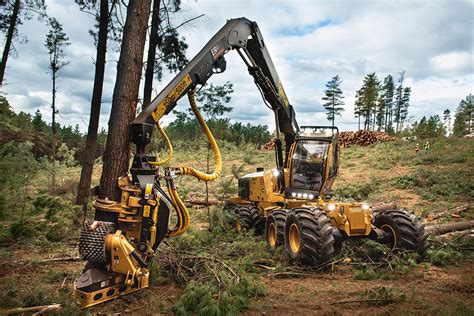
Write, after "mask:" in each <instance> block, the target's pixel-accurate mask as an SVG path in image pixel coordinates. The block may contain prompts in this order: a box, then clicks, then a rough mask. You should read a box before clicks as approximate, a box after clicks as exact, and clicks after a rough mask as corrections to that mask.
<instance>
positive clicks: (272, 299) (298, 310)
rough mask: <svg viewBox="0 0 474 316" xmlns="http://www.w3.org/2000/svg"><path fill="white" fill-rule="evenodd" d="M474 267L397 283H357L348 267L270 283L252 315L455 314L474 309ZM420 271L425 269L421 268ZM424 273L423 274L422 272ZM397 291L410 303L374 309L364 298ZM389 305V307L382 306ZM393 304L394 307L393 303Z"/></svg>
mask: <svg viewBox="0 0 474 316" xmlns="http://www.w3.org/2000/svg"><path fill="white" fill-rule="evenodd" d="M473 268H474V265H473V264H467V265H464V266H462V267H460V268H450V269H440V268H436V267H431V268H429V269H428V270H427V271H422V273H419V274H418V273H416V272H415V273H414V275H409V276H404V277H401V278H399V279H397V280H390V281H385V280H370V281H364V280H355V279H354V277H353V269H352V268H351V267H347V266H342V267H338V268H336V270H335V271H334V272H333V273H318V274H311V275H309V276H306V277H303V278H296V279H274V278H264V281H265V283H266V285H267V288H268V290H269V294H268V296H266V297H264V298H262V299H258V300H256V302H255V305H254V310H253V311H251V312H250V311H249V312H248V313H247V314H250V315H257V314H268V315H288V314H293V315H309V314H316V315H361V314H364V315H367V314H369V315H373V314H377V315H393V314H395V315H406V314H414V315H433V314H455V313H456V311H463V310H464V309H465V308H466V307H469V308H471V309H472V308H473V307H474V296H473V293H474V272H473ZM417 269H418V270H423V269H422V268H421V267H419V268H417ZM420 272H421V271H420ZM380 287H391V288H393V289H397V290H399V291H400V292H403V293H404V294H405V296H406V299H405V300H404V301H403V302H395V303H393V304H387V305H385V306H368V305H367V304H368V303H372V304H376V303H378V302H377V301H374V302H370V301H363V300H361V299H360V297H359V294H360V293H361V292H363V291H364V290H367V289H378V288H380ZM381 303H383V302H381ZM387 303H388V302H387Z"/></svg>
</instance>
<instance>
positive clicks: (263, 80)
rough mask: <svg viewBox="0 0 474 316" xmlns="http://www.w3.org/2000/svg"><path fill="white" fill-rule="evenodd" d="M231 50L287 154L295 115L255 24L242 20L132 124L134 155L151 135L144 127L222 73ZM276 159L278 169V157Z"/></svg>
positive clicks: (223, 31) (222, 33)
mask: <svg viewBox="0 0 474 316" xmlns="http://www.w3.org/2000/svg"><path fill="white" fill-rule="evenodd" d="M233 49H235V50H237V51H238V53H239V55H240V56H241V57H242V59H243V60H244V62H245V64H246V65H247V67H248V70H249V73H250V74H251V75H252V76H253V77H254V80H255V83H256V85H257V86H258V88H259V89H260V91H261V92H262V95H263V97H264V99H265V101H266V102H267V103H268V104H269V107H271V108H272V110H273V111H274V113H275V122H276V125H277V126H276V129H277V133H278V132H282V133H284V135H285V141H286V144H287V148H286V149H287V150H286V152H288V149H289V146H290V145H291V144H292V143H293V140H294V137H295V135H296V134H297V132H298V124H297V122H296V120H295V112H294V110H293V107H292V106H291V104H290V103H289V101H288V98H287V97H286V94H285V91H284V89H283V86H282V84H281V81H280V79H279V77H278V74H277V72H276V69H275V67H274V66H273V62H272V60H271V58H270V55H269V53H268V50H267V48H266V46H265V42H264V40H263V38H262V35H261V33H260V30H259V28H258V26H257V23H256V22H252V21H250V20H248V19H246V18H238V19H231V20H229V21H228V22H227V23H226V25H224V27H222V28H221V29H220V30H219V31H218V32H217V33H216V34H215V35H214V36H213V37H212V38H211V40H210V41H209V42H208V43H207V44H206V45H205V46H204V48H203V49H201V51H200V52H199V53H198V54H197V55H196V56H195V57H194V58H193V59H192V60H191V61H190V62H189V63H188V65H187V66H186V67H185V68H184V69H183V70H182V71H181V72H180V73H179V74H178V75H177V76H176V77H175V78H174V79H173V80H172V81H171V82H170V83H169V84H168V85H167V86H166V88H165V89H164V90H162V91H161V92H160V94H159V95H158V96H157V97H156V98H155V99H154V100H153V101H152V102H151V103H150V104H149V105H148V107H147V108H146V109H145V110H144V111H143V112H142V113H140V115H138V117H137V118H136V119H135V120H134V121H133V123H132V133H133V135H132V139H133V141H134V142H135V144H136V145H137V151H138V152H141V151H142V148H140V147H144V146H145V145H146V143H148V142H147V141H145V140H144V139H143V138H145V137H146V138H148V137H150V136H151V135H146V134H147V133H145V132H144V131H145V130H146V131H147V132H148V134H149V133H151V130H150V129H147V128H145V129H144V127H145V126H144V125H146V126H149V125H152V124H153V123H158V121H159V120H160V119H161V118H162V117H163V116H164V115H166V114H168V113H170V112H171V111H172V110H173V108H174V107H175V106H176V102H177V101H178V100H179V99H180V98H181V97H183V96H184V95H185V94H187V93H188V91H190V90H193V89H194V88H195V87H196V86H197V85H204V84H205V83H206V81H207V80H208V79H209V78H210V77H211V76H212V75H213V74H215V73H221V72H223V71H225V69H226V61H225V59H224V55H225V54H226V53H227V52H228V51H230V50H233ZM142 139H143V140H142ZM280 148H281V146H280ZM280 151H281V150H280ZM280 157H281V156H280ZM279 160H280V163H279V165H280V167H281V164H282V162H281V161H282V158H280V159H279Z"/></svg>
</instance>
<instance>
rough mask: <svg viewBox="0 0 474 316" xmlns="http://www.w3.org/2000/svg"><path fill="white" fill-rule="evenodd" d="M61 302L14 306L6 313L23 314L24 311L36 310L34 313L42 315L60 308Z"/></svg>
mask: <svg viewBox="0 0 474 316" xmlns="http://www.w3.org/2000/svg"><path fill="white" fill-rule="evenodd" d="M60 309H61V304H52V305H42V306H32V307H19V308H13V309H9V310H7V311H6V314H7V315H8V314H22V313H31V312H36V313H35V314H34V315H41V314H44V313H47V312H50V311H53V310H60Z"/></svg>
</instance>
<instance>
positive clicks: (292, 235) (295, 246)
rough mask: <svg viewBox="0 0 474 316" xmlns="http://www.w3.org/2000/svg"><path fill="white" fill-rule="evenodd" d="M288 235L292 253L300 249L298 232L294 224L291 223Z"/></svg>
mask: <svg viewBox="0 0 474 316" xmlns="http://www.w3.org/2000/svg"><path fill="white" fill-rule="evenodd" d="M288 237H289V242H290V248H291V251H293V253H297V252H298V251H299V250H300V232H299V230H298V226H297V225H296V224H294V223H293V224H291V226H290V231H289V233H288Z"/></svg>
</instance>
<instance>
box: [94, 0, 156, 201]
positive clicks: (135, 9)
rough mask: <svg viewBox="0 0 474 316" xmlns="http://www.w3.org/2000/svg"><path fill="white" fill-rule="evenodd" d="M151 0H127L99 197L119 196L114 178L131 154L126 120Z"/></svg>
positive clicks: (133, 99)
mask: <svg viewBox="0 0 474 316" xmlns="http://www.w3.org/2000/svg"><path fill="white" fill-rule="evenodd" d="M150 2H151V0H141V1H139V0H133V1H132V0H130V1H129V2H128V7H127V17H126V19H125V25H124V28H123V40H122V44H121V50H120V57H119V61H118V64H117V77H116V78H117V79H116V80H115V86H114V92H113V97H112V109H111V113H110V118H109V134H108V137H107V143H106V147H105V150H104V154H103V156H102V157H103V161H104V163H103V170H102V176H101V178H100V192H99V196H100V197H101V198H105V197H108V198H109V199H111V200H118V199H119V198H120V188H119V186H118V184H117V179H118V178H119V177H120V176H122V175H123V174H124V173H126V172H127V169H128V164H129V161H130V153H131V140H130V139H129V138H128V137H124V135H130V122H131V121H132V120H133V119H134V117H135V112H136V111H135V110H136V104H137V99H138V89H139V85H140V77H141V70H142V66H143V49H144V48H145V40H146V32H147V24H148V18H149V16H150V4H151V3H150Z"/></svg>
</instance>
